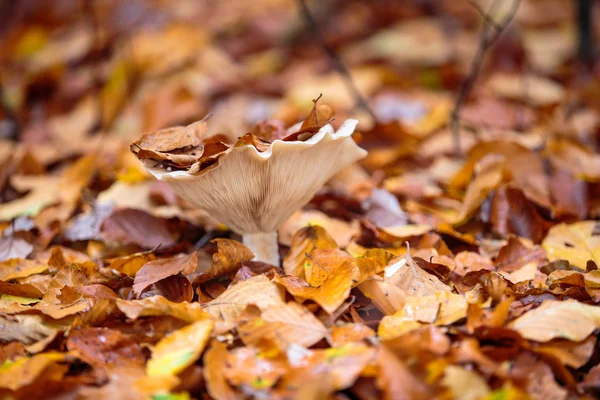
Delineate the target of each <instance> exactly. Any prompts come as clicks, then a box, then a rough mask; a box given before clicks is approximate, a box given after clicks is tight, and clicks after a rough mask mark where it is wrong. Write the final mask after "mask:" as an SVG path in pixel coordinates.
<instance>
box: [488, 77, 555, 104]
mask: <svg viewBox="0 0 600 400" xmlns="http://www.w3.org/2000/svg"><path fill="white" fill-rule="evenodd" d="M486 85H487V86H488V87H489V88H490V89H491V90H492V92H493V93H494V94H496V95H497V96H500V97H503V98H506V99H510V100H522V101H525V102H527V103H529V104H531V105H533V106H544V105H550V104H555V103H558V102H560V101H561V100H562V99H563V98H564V96H565V91H564V89H563V88H562V86H560V85H559V84H558V83H556V82H554V81H552V80H550V79H546V78H543V77H540V76H534V75H523V74H507V73H496V74H494V75H493V76H492V78H491V79H490V80H489V81H488V82H487V83H486ZM523 87H526V88H527V92H526V93H527V95H526V96H524V93H525V92H524V91H523Z"/></svg>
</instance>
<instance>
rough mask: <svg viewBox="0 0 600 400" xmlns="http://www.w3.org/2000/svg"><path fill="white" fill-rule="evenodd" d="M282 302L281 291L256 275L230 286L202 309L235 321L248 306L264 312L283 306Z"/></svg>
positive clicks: (267, 279)
mask: <svg viewBox="0 0 600 400" xmlns="http://www.w3.org/2000/svg"><path fill="white" fill-rule="evenodd" d="M283 300H284V295H283V292H282V290H281V289H280V288H279V287H278V286H277V285H276V284H275V283H273V282H271V281H270V280H269V278H267V277H266V276H264V275H258V276H255V277H252V278H250V279H248V280H245V281H241V282H238V283H236V284H235V285H230V286H229V287H228V288H227V290H225V292H223V294H221V295H220V296H218V297H217V298H216V299H214V300H213V301H210V302H208V303H205V304H203V305H202V308H204V309H205V310H206V312H208V313H209V314H211V315H213V316H215V317H216V318H222V319H223V320H225V321H235V320H236V319H237V318H238V317H239V316H240V315H241V313H242V311H244V309H245V308H246V306H247V305H249V304H254V305H256V306H257V307H258V308H260V309H261V310H266V309H268V308H269V307H273V306H277V305H280V304H284V303H283Z"/></svg>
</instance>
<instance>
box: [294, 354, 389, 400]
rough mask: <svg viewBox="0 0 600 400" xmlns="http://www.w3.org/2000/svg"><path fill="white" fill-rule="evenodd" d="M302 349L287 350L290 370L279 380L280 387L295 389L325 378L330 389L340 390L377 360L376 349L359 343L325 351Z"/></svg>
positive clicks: (350, 383) (348, 385) (350, 384)
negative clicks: (292, 387)
mask: <svg viewBox="0 0 600 400" xmlns="http://www.w3.org/2000/svg"><path fill="white" fill-rule="evenodd" d="M302 350H303V351H301V348H300V349H298V348H290V349H289V350H288V352H287V356H288V362H289V363H290V369H288V372H287V374H286V375H285V377H283V379H282V383H283V384H284V385H287V386H294V387H296V388H298V387H301V386H302V385H305V384H307V383H309V382H311V381H313V380H315V379H327V378H329V379H330V381H329V382H328V383H330V385H331V387H330V388H329V389H330V390H332V391H336V390H343V389H346V388H348V387H350V386H352V384H353V383H354V382H355V381H356V379H357V378H358V376H359V375H360V373H361V372H363V370H364V369H365V368H367V366H369V365H371V364H373V363H374V362H375V359H376V357H377V349H375V348H373V347H370V346H368V345H366V344H364V343H360V342H356V343H349V344H345V345H343V346H339V347H331V348H328V349H317V350H304V349H302ZM295 351H297V353H294V352H295Z"/></svg>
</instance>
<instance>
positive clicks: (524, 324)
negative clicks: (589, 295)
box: [508, 299, 600, 342]
mask: <svg viewBox="0 0 600 400" xmlns="http://www.w3.org/2000/svg"><path fill="white" fill-rule="evenodd" d="M508 326H509V327H510V328H511V329H514V330H515V331H517V332H519V333H520V334H521V336H523V337H524V338H526V339H529V340H534V341H536V342H547V341H549V340H552V339H561V338H562V339H568V340H572V341H574V342H580V341H582V340H584V339H586V338H587V337H588V336H589V335H590V334H591V333H592V332H593V331H594V330H595V329H596V328H599V327H600V308H598V307H596V306H590V305H587V304H583V303H580V302H578V301H576V300H572V299H569V300H564V301H556V300H546V301H545V302H543V303H542V305H541V306H539V307H538V308H536V309H533V310H531V311H528V312H526V313H525V314H523V315H522V316H520V317H519V318H517V319H516V320H514V321H512V322H511V323H510V324H509V325H508Z"/></svg>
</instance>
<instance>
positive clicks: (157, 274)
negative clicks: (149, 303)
mask: <svg viewBox="0 0 600 400" xmlns="http://www.w3.org/2000/svg"><path fill="white" fill-rule="evenodd" d="M197 266H198V253H196V252H193V253H192V254H190V255H188V256H177V257H170V258H162V259H158V260H154V261H149V262H148V263H146V264H144V266H143V267H142V268H141V269H140V270H139V271H138V272H137V273H136V274H135V279H134V281H133V292H134V293H135V294H136V295H137V296H138V297H139V295H140V294H141V293H142V291H143V290H144V289H146V288H147V287H148V286H150V285H152V284H153V283H156V282H158V281H160V280H161V279H164V278H167V277H169V276H172V275H177V274H180V273H182V274H191V273H192V272H194V271H195V270H196V267H197Z"/></svg>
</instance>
